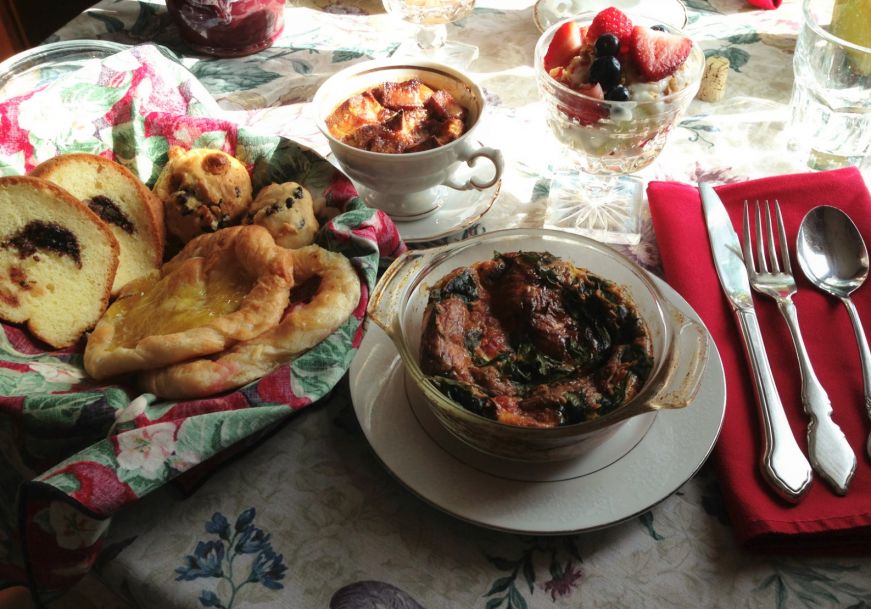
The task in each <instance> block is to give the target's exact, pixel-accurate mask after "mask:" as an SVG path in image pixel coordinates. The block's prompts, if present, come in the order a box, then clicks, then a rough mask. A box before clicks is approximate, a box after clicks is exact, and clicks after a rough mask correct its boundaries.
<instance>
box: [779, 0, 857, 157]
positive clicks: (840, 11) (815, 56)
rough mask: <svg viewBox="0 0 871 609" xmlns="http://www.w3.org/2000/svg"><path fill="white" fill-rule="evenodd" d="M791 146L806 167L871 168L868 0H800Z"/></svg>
mask: <svg viewBox="0 0 871 609" xmlns="http://www.w3.org/2000/svg"><path fill="white" fill-rule="evenodd" d="M802 17H803V22H802V27H801V31H800V32H799V35H798V40H797V41H796V47H795V55H794V57H793V67H794V71H795V83H794V85H793V90H792V100H791V102H790V105H791V110H792V120H791V125H790V144H789V146H790V149H791V150H793V151H795V152H796V153H798V154H800V155H801V158H802V159H803V160H804V161H805V162H806V163H807V165H808V167H810V168H811V169H833V168H837V167H844V166H847V165H856V166H859V167H861V168H863V169H869V168H871V48H869V47H871V0H805V1H804V4H803V6H802Z"/></svg>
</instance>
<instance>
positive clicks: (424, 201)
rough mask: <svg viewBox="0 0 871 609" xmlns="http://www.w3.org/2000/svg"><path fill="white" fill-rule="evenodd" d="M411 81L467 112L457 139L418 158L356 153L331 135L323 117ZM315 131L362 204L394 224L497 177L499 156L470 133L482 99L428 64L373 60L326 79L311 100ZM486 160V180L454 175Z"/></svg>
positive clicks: (460, 76)
mask: <svg viewBox="0 0 871 609" xmlns="http://www.w3.org/2000/svg"><path fill="white" fill-rule="evenodd" d="M412 78H416V79H418V80H420V81H421V82H423V83H425V84H426V85H428V86H429V87H431V88H433V89H443V90H445V91H447V92H448V93H450V94H451V95H452V96H453V97H454V98H455V99H456V100H457V101H458V102H459V103H460V104H461V105H462V106H463V107H465V108H466V110H467V111H468V113H469V115H468V120H467V129H466V132H465V133H463V135H461V136H460V137H459V138H457V139H455V140H453V141H452V142H449V143H447V144H445V145H443V146H439V147H437V148H433V149H431V150H424V151H422V152H406V153H398V154H390V153H383V152H371V151H369V150H361V149H359V148H355V147H353V146H350V145H348V144H345V143H343V142H341V141H340V140H338V139H336V138H335V137H333V135H332V134H330V130H329V128H328V127H327V123H326V120H327V117H328V116H329V115H330V114H331V113H332V112H333V110H335V109H336V108H337V107H338V106H339V105H340V104H342V103H343V102H344V101H345V100H347V99H348V98H350V97H351V96H353V95H357V94H359V93H362V92H363V91H366V90H367V89H371V88H372V87H375V86H377V85H379V84H381V83H383V82H389V81H392V82H403V81H406V80H409V79H412ZM313 105H314V108H315V112H316V113H317V115H316V120H317V125H318V128H319V129H320V130H321V132H322V133H323V134H324V135H325V136H326V138H327V140H328V141H329V144H330V149H331V150H332V153H333V155H334V156H335V159H336V161H337V162H338V164H339V166H340V167H341V168H342V170H344V171H345V173H347V174H348V176H349V177H350V178H351V179H352V180H353V181H354V182H356V183H358V184H359V185H361V186H363V187H364V189H365V192H361V195H362V196H363V198H364V200H365V201H366V204H367V205H369V206H370V207H374V208H376V209H380V210H382V211H384V212H386V213H387V214H388V215H390V216H391V217H392V218H393V219H394V220H397V221H403V220H418V219H420V218H423V217H425V216H428V215H430V214H432V213H433V212H435V211H436V210H437V209H438V207H439V204H440V203H439V197H438V191H439V188H440V187H442V186H446V187H448V188H453V189H456V190H471V189H478V190H484V189H487V188H490V187H491V186H493V185H494V184H496V182H498V181H499V179H500V178H501V177H502V170H503V166H504V161H503V158H502V153H501V151H499V150H497V149H495V148H490V147H487V146H483V145H482V144H481V143H480V142H478V141H477V140H476V139H475V132H476V131H477V127H478V125H479V124H480V122H481V117H482V116H483V114H484V110H485V108H486V105H487V103H486V100H485V98H484V93H483V91H482V90H481V87H479V86H478V85H477V84H475V83H474V82H473V81H472V79H471V78H470V77H469V76H468V75H466V74H464V73H463V72H461V71H459V70H457V69H456V68H452V67H450V66H447V65H445V64H441V63H437V62H433V61H418V62H415V63H414V64H410V63H409V62H407V61H401V60H376V61H367V62H363V63H359V64H356V65H354V66H351V67H350V68H346V69H344V70H342V71H340V72H337V73H336V74H334V75H333V76H331V77H330V78H329V79H327V80H326V81H325V82H324V83H323V84H322V85H321V86H320V88H319V89H318V91H317V93H316V94H315V96H314V104H313ZM481 157H483V158H485V159H488V160H489V161H490V162H491V163H492V164H493V167H494V169H495V171H494V172H493V173H492V175H491V176H488V178H489V179H481V176H472V177H471V178H467V179H459V178H458V177H457V176H456V175H455V173H456V172H457V169H459V168H460V166H461V164H462V163H466V164H467V165H468V166H470V167H472V166H474V165H475V164H476V161H477V160H478V159H479V158H481Z"/></svg>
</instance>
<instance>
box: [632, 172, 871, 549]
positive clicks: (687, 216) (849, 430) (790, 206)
mask: <svg viewBox="0 0 871 609" xmlns="http://www.w3.org/2000/svg"><path fill="white" fill-rule="evenodd" d="M716 190H717V192H718V194H719V195H720V198H722V200H723V203H724V204H725V205H726V209H727V210H728V212H729V215H730V217H731V218H732V223H733V225H734V226H735V230H736V232H737V233H738V235H739V236H740V235H741V233H742V229H741V226H742V211H743V204H744V200H745V199H747V200H749V201H750V203H751V205H752V203H753V202H754V201H755V200H756V199H759V200H760V201H764V200H766V199H768V200H769V201H772V202H773V201H774V200H775V199H777V200H778V201H780V206H781V209H782V211H783V220H784V224H785V228H786V235H787V240H788V242H789V244H790V256H791V260H792V266H793V271H794V272H795V275H796V279H797V281H798V293H797V294H796V295H795V296H794V301H795V304H796V307H797V310H798V318H799V323H800V325H801V329H802V334H803V336H804V340H805V343H806V345H807V349H808V352H809V353H810V357H811V361H812V363H813V365H814V369H815V371H816V373H817V376H818V377H819V380H820V382H821V383H822V384H823V387H824V388H825V389H826V391H827V393H828V395H829V398H830V399H831V402H832V407H833V409H834V419H835V422H836V423H838V425H840V427H841V429H842V430H843V431H844V433H845V434H846V436H847V439H848V441H849V443H850V446H851V447H852V448H853V450H854V452H855V453H856V457H857V460H858V465H857V468H856V474H855V476H854V477H853V481H852V483H851V485H850V489H849V492H848V493H847V495H846V496H844V497H840V496H838V495H836V494H835V493H834V492H833V491H832V490H831V488H830V487H829V486H828V485H827V483H826V482H825V481H823V480H822V479H821V478H820V477H819V476H818V475H816V474H815V475H814V481H813V484H812V487H811V489H810V491H809V492H808V494H807V495H806V496H805V498H804V499H803V500H802V502H801V503H799V504H798V505H791V504H789V503H787V502H785V501H783V500H782V499H780V498H779V497H777V496H776V495H775V494H774V492H773V491H772V490H770V487H769V486H768V485H767V483H766V482H765V481H764V480H763V478H762V474H761V473H760V470H759V461H760V457H761V452H762V449H761V446H762V431H761V427H760V418H759V417H760V415H759V410H758V406H757V404H756V401H755V398H754V395H753V388H752V381H751V377H750V372H749V368H748V365H747V363H746V360H745V357H744V352H743V350H742V346H741V342H740V341H741V339H740V337H739V334H738V326H737V322H736V321H735V318H734V316H733V314H732V311H731V309H730V307H729V304H728V301H727V299H726V297H725V295H724V294H723V291H722V289H721V287H720V282H719V280H718V278H717V274H716V270H715V268H714V263H713V259H712V256H711V248H710V243H709V241H708V234H707V230H706V228H705V221H704V214H703V212H702V206H701V201H700V199H699V193H698V190H697V189H696V187H695V186H689V185H686V184H678V183H674V182H652V183H650V185H649V186H648V189H647V194H648V198H649V200H650V211H651V215H652V217H653V227H654V231H655V233H656V239H657V242H658V244H659V249H660V252H661V256H662V264H663V268H664V271H665V277H666V280H667V281H668V282H669V283H670V284H671V285H672V286H673V287H674V288H675V289H676V290H677V291H678V292H679V293H680V294H681V295H682V296H684V298H686V299H687V301H688V302H689V303H690V305H692V307H693V308H694V309H695V310H696V311H697V312H698V314H699V315H700V317H701V318H702V320H703V321H704V323H705V324H706V325H707V327H708V330H710V332H711V335H712V336H713V338H714V342H715V343H716V345H717V347H718V349H719V352H720V356H721V357H722V359H723V366H724V368H725V372H726V393H727V403H726V415H725V420H724V422H723V429H722V431H721V433H720V439H719V441H718V443H717V447H716V450H715V453H714V457H715V465H716V467H717V469H718V473H719V479H720V483H721V486H722V490H723V494H724V497H725V500H726V503H727V507H728V509H729V512H730V514H731V517H732V524H733V526H734V528H735V532H736V534H737V536H738V539H739V541H740V542H741V543H743V544H744V545H745V546H746V547H748V548H749V549H758V550H765V551H787V550H788V551H790V552H792V551H802V550H810V551H813V550H835V551H843V550H845V549H847V548H848V547H849V546H853V548H854V549H857V550H861V551H864V552H868V551H869V549H871V459H869V458H868V456H867V454H866V451H865V442H866V438H867V437H868V433H869V430H871V422H869V420H868V416H867V414H866V411H865V406H864V389H863V383H862V373H861V368H860V363H859V351H858V347H857V345H856V341H855V336H854V334H853V329H852V325H851V324H850V320H849V317H848V314H847V311H846V309H845V307H844V305H843V304H842V303H841V302H840V301H839V300H838V299H836V298H834V297H832V296H829V295H826V294H824V293H823V292H821V291H820V290H818V289H817V288H815V287H813V286H812V285H811V284H810V283H809V282H808V281H807V279H806V278H805V277H804V275H803V273H802V272H801V269H800V267H799V265H798V259H797V258H796V255H795V239H796V235H797V234H798V228H799V224H800V222H801V219H802V218H803V217H804V215H805V213H806V212H808V211H809V210H810V209H811V208H812V207H814V206H816V205H823V204H827V205H834V206H836V207H839V208H841V209H842V210H843V211H845V212H846V213H847V214H849V215H850V217H851V218H852V219H853V221H854V222H855V223H856V225H857V227H858V228H859V231H860V232H861V234H862V235H863V237H864V238H865V240H866V242H867V243H868V244H869V246H871V196H869V194H868V189H867V187H866V185H865V183H864V181H863V179H862V176H861V174H860V173H859V172H858V170H856V169H855V168H852V167H851V168H847V169H838V170H834V171H826V172H820V173H807V174H795V175H784V176H778V177H772V178H764V179H760V180H754V181H748V182H741V183H737V184H729V185H726V186H720V187H718V188H717V189H716ZM751 209H752V208H751ZM869 283H871V281H869ZM754 301H755V304H756V312H757V314H758V316H759V323H760V325H761V327H762V334H763V336H764V339H765V346H766V349H767V351H768V357H769V359H770V362H771V367H772V369H773V370H774V376H775V380H776V382H777V387H778V389H779V390H780V397H781V400H782V401H783V405H784V410H785V411H786V414H787V417H788V418H789V421H790V424H791V426H792V430H793V433H794V434H795V437H796V439H797V440H798V443H799V446H801V448H802V449H803V450H804V452H805V454H807V435H806V429H807V421H808V419H807V416H806V415H805V414H804V411H803V410H802V405H801V387H800V376H799V368H798V360H797V358H796V354H795V350H794V348H793V345H792V341H791V339H790V335H789V331H788V330H787V327H786V322H785V320H784V319H783V317H782V316H781V315H780V313H779V311H778V310H777V306H776V304H775V303H774V301H773V300H772V299H770V298H768V297H767V296H762V295H758V294H756V295H754ZM853 301H854V303H855V305H856V308H857V309H858V311H859V315H860V317H861V318H862V321H863V322H864V324H865V329H866V330H867V331H871V285H867V284H866V285H864V286H863V287H861V288H859V289H858V290H857V291H856V292H854V294H853Z"/></svg>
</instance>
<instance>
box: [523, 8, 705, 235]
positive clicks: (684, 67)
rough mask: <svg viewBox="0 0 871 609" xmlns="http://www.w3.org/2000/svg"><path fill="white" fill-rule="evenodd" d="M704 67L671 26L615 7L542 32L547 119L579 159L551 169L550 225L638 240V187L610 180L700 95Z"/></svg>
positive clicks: (658, 141) (638, 160) (655, 150)
mask: <svg viewBox="0 0 871 609" xmlns="http://www.w3.org/2000/svg"><path fill="white" fill-rule="evenodd" d="M704 64H705V60H704V54H703V53H702V51H701V49H700V48H699V47H698V45H696V44H694V43H693V41H692V40H690V39H689V38H687V37H686V36H684V35H683V34H681V33H680V32H679V31H678V30H675V29H674V28H672V27H670V26H667V25H664V24H661V23H658V22H656V21H655V20H653V19H649V18H646V17H641V16H633V17H630V16H628V15H626V14H624V13H623V12H621V11H620V10H618V9H616V8H613V7H609V8H606V9H604V10H602V11H600V12H598V13H592V12H591V13H584V14H581V15H577V16H575V17H572V18H571V19H568V20H564V21H561V22H559V23H557V24H554V25H553V26H552V27H550V28H549V29H548V30H547V31H545V32H544V33H543V34H542V36H541V38H540V39H539V41H538V43H537V44H536V48H535V71H536V76H537V80H538V88H539V93H540V95H541V98H542V100H543V101H544V104H545V108H546V114H545V117H546V120H547V123H548V125H549V127H550V129H551V131H552V132H553V134H554V135H555V136H556V138H557V140H558V141H559V142H560V143H562V144H563V145H564V146H566V147H567V148H568V149H570V150H571V151H574V152H576V153H577V154H574V155H570V156H572V157H574V158H572V159H571V166H569V167H561V168H555V169H554V179H553V181H552V184H551V199H552V201H551V206H550V207H551V209H550V210H549V216H553V217H549V219H548V224H549V225H551V226H554V227H557V228H564V229H569V230H575V232H580V233H582V234H588V236H593V237H595V238H598V239H600V240H603V241H611V242H624V243H635V242H637V241H638V239H639V237H640V205H641V199H642V196H641V190H642V188H641V183H640V180H637V179H636V178H628V179H625V180H622V181H620V182H618V181H617V176H621V175H627V174H631V173H634V172H636V171H638V170H640V169H642V168H644V167H646V166H647V165H649V164H650V163H652V162H653V160H654V159H655V158H656V157H657V155H658V154H659V153H660V151H661V150H662V148H663V146H664V145H665V141H666V137H667V135H668V132H669V131H670V130H671V128H672V127H673V126H674V125H675V124H676V123H677V120H678V118H679V117H680V116H681V115H682V114H683V113H684V111H685V110H686V108H687V106H688V105H689V103H690V102H691V101H692V99H693V97H694V96H695V94H696V92H697V91H698V88H699V84H700V82H701V77H702V72H703V71H704ZM579 172H580V174H581V175H579ZM583 174H588V177H587V178H586V179H585V178H584V175H583ZM589 176H592V177H589ZM606 204H607V205H608V208H606ZM591 227H592V228H591Z"/></svg>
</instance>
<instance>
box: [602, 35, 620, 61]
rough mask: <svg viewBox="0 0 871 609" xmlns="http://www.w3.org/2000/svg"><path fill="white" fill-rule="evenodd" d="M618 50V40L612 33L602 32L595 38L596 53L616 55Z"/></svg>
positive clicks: (603, 55)
mask: <svg viewBox="0 0 871 609" xmlns="http://www.w3.org/2000/svg"><path fill="white" fill-rule="evenodd" d="M619 50H620V41H619V40H618V39H617V37H616V36H615V35H614V34H602V35H601V36H599V37H598V38H597V39H596V55H598V56H599V57H606V56H608V55H616V54H617V51H619Z"/></svg>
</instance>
